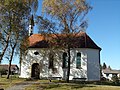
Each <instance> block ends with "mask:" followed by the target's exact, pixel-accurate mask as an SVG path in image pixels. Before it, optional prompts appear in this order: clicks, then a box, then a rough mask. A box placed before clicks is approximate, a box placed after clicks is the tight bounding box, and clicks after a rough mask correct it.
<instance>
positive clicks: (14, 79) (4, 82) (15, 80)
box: [0, 76, 25, 89]
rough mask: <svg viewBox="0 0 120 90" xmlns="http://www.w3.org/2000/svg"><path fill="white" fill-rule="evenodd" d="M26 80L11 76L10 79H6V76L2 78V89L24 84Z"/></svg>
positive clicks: (0, 84)
mask: <svg viewBox="0 0 120 90" xmlns="http://www.w3.org/2000/svg"><path fill="white" fill-rule="evenodd" d="M24 80H25V79H19V78H18V77H17V76H10V79H6V76H2V77H0V89H1V88H4V89H5V88H7V87H11V86H12V85H14V84H16V83H20V82H23V81H24Z"/></svg>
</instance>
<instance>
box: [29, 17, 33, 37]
mask: <svg viewBox="0 0 120 90" xmlns="http://www.w3.org/2000/svg"><path fill="white" fill-rule="evenodd" d="M33 27H34V17H33V15H32V16H31V18H30V25H29V36H31V35H32V34H33Z"/></svg>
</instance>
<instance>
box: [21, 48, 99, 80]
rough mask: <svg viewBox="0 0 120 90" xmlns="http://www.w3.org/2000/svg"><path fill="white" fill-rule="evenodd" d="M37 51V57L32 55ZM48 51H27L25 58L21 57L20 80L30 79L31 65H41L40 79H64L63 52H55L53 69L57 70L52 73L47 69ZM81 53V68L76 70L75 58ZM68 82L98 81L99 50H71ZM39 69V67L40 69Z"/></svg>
mask: <svg viewBox="0 0 120 90" xmlns="http://www.w3.org/2000/svg"><path fill="white" fill-rule="evenodd" d="M35 51H38V52H39V55H34V52H35ZM48 52H49V50H48V49H46V50H45V49H44V50H42V49H38V48H36V49H35V48H34V49H29V51H28V54H27V56H26V57H23V61H22V63H21V75H20V77H22V78H29V77H31V67H32V64H33V63H38V64H39V65H40V66H41V65H42V70H41V71H40V78H43V77H62V78H63V79H65V78H66V76H65V75H67V70H66V69H63V68H62V54H63V52H64V51H60V50H59V52H57V53H56V54H55V56H56V62H55V63H54V67H55V68H57V73H54V74H53V73H52V70H50V69H48V65H49V63H48V62H49V60H48ZM78 52H80V53H81V68H80V69H77V68H76V58H77V53H78ZM70 67H71V69H70V80H72V79H73V78H87V80H99V79H100V72H99V50H96V49H84V48H82V49H81V48H78V49H72V50H71V65H70ZM40 68H41V67H40Z"/></svg>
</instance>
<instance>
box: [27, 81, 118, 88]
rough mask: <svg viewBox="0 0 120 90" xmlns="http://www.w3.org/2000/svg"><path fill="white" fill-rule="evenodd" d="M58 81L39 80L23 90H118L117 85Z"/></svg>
mask: <svg viewBox="0 0 120 90" xmlns="http://www.w3.org/2000/svg"><path fill="white" fill-rule="evenodd" d="M58 82H59V81H53V82H52V83H50V82H49V81H48V80H39V83H37V84H33V85H31V86H29V87H26V89H25V90H120V87H119V86H110V85H109V86H108V85H95V84H77V83H64V82H62V83H58Z"/></svg>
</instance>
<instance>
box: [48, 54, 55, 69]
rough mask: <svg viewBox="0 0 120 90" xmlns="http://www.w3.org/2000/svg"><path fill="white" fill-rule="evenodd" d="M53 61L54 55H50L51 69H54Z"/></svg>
mask: <svg viewBox="0 0 120 90" xmlns="http://www.w3.org/2000/svg"><path fill="white" fill-rule="evenodd" d="M53 61H54V55H53V54H52V53H50V54H49V69H53V68H54V65H53Z"/></svg>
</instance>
